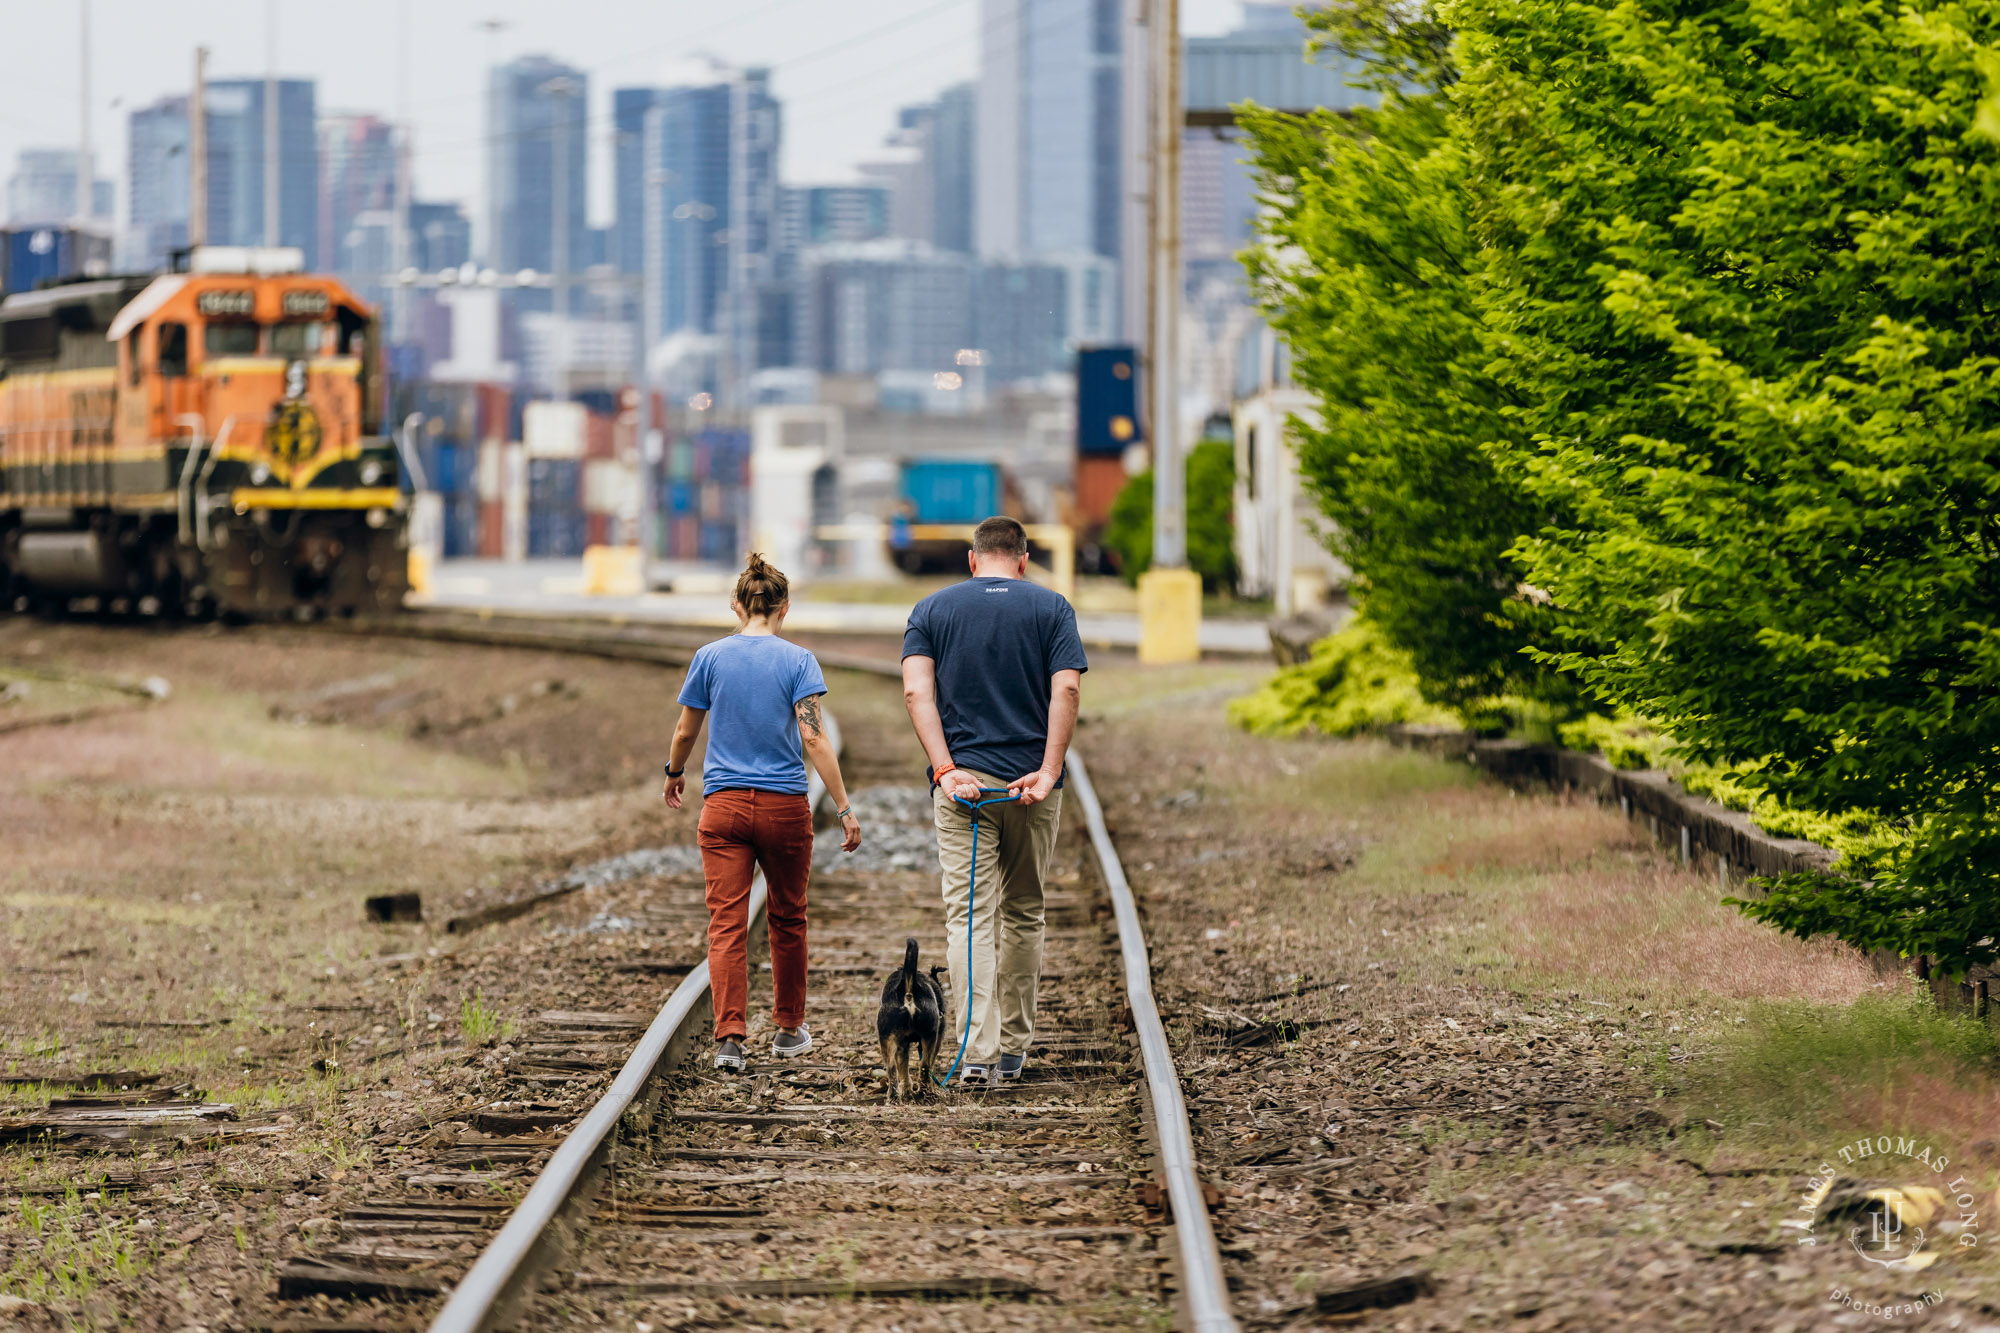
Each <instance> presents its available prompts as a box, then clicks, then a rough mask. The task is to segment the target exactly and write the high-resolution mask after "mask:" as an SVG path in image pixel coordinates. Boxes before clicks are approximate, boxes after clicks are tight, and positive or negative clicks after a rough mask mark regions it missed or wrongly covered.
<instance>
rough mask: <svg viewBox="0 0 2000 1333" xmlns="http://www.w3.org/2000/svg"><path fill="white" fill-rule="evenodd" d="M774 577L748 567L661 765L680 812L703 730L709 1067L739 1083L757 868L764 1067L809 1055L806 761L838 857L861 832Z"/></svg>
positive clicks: (816, 675) (810, 669)
mask: <svg viewBox="0 0 2000 1333" xmlns="http://www.w3.org/2000/svg"><path fill="white" fill-rule="evenodd" d="M790 595H791V594H790V588H789V586H788V585H787V583H786V581H785V576H784V575H783V574H780V573H779V572H778V571H777V570H775V569H773V568H771V567H770V566H769V565H767V564H765V563H764V557H763V556H761V555H756V554H752V555H751V557H750V561H749V565H748V566H747V567H746V568H745V569H744V571H743V573H742V574H741V575H739V576H738V577H737V580H736V596H735V598H734V599H733V600H731V602H730V604H729V609H730V610H732V611H734V612H735V613H736V633H734V634H732V635H730V636H729V637H728V638H726V639H717V640H716V641H715V642H714V643H711V644H707V645H705V646H703V647H702V649H701V650H700V651H699V652H697V653H696V654H695V655H694V661H693V662H692V663H691V664H690V665H689V666H688V674H687V683H686V684H684V685H683V686H681V694H680V705H681V718H680V722H679V723H678V724H677V725H676V726H675V727H674V748H673V751H672V753H671V754H670V755H669V757H668V762H667V788H666V797H667V805H668V806H669V807H670V808H672V809H675V810H678V809H680V808H681V796H682V793H683V792H684V791H685V790H686V788H687V777H686V773H687V762H688V757H689V756H690V755H692V754H693V753H694V742H695V738H696V737H697V736H699V735H701V727H702V723H703V722H704V721H705V720H709V719H711V718H712V719H713V725H711V726H710V727H709V729H708V752H707V754H705V755H704V756H703V757H702V764H701V788H702V791H701V797H702V800H701V824H700V829H699V833H698V840H699V841H700V844H701V866H702V874H703V876H704V878H706V879H707V881H708V985H709V994H710V995H711V996H712V997H713V998H714V1001H715V1041H716V1047H715V1067H716V1068H717V1069H738V1070H740V1069H742V1068H743V1067H744V1059H743V1038H744V1036H745V1035H746V1033H745V1028H744V1021H743V1019H744V1008H745V1005H746V1004H747V1003H748V997H749V990H750V950H749V944H750V938H749V937H750V881H751V879H752V872H753V870H754V869H755V868H756V867H757V866H760V865H761V866H762V867H763V868H764V881H765V883H766V885H767V886H768V887H769V892H770V899H769V905H768V906H767V907H766V909H765V914H766V917H767V919H768V921H769V926H770V935H771V977H772V984H773V989H774V991H775V1002H774V1003H773V1004H772V1006H771V1017H772V1019H773V1020H774V1021H775V1022H776V1023H777V1026H778V1033H777V1036H776V1038H775V1039H774V1040H773V1042H772V1043H771V1053H772V1054H773V1055H778V1056H795V1055H804V1054H805V1053H806V1052H807V1051H809V1050H811V1049H812V1033H811V1032H810V1031H808V1030H807V1028H806V1024H805V1016H806V879H807V876H808V875H809V874H810V872H811V870H812V853H813V827H812V809H811V807H810V806H809V805H807V804H806V760H807V759H808V758H810V759H811V760H812V765H813V767H814V768H815V769H816V770H818V772H819V776H820V780H821V781H823V782H824V783H826V794H827V795H828V796H829V797H830V798H831V799H832V800H833V804H834V808H835V809H836V810H838V811H839V812H840V828H841V833H842V834H843V837H842V838H841V843H840V845H841V848H842V849H843V850H845V851H850V852H851V851H853V850H854V849H855V848H856V847H859V846H860V845H861V825H860V824H859V823H858V822H857V821H856V820H855V818H854V811H853V810H852V809H851V808H850V807H849V806H848V803H847V786H846V784H845V783H843V782H842V781H841V780H840V756H839V755H837V754H835V753H834V752H833V741H832V739H831V738H830V737H828V736H827V734H826V728H825V724H824V719H823V717H822V715H821V712H820V701H821V700H822V699H823V698H825V696H826V681H825V679H824V678H823V677H821V675H820V671H819V663H818V662H817V661H815V660H814V658H813V655H812V654H811V653H809V652H807V651H806V650H805V649H803V648H801V647H799V646H798V645H797V644H795V643H790V642H788V641H786V640H784V639H781V638H779V637H778V631H779V630H780V629H782V628H783V627H784V624H785V612H786V611H787V610H789V609H790Z"/></svg>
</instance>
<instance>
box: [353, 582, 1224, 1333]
mask: <svg viewBox="0 0 2000 1333" xmlns="http://www.w3.org/2000/svg"><path fill="white" fill-rule="evenodd" d="M483 628H485V627H482V626H477V625H464V624H454V625H452V626H451V627H450V629H449V630H448V631H447V633H445V634H435V633H434V632H433V633H426V632H423V631H419V634H420V635H421V636H422V637H447V636H448V637H449V638H451V639H453V640H456V641H459V642H480V641H482V640H484V641H487V642H493V643H496V644H500V645H505V646H515V647H535V648H541V649H546V650H553V651H558V652H561V651H568V652H581V653H596V654H598V655H604V656H628V655H629V656H631V657H634V658H642V656H643V657H650V658H651V660H654V661H670V660H671V658H670V656H669V655H670V654H678V653H679V652H680V651H681V650H680V649H678V647H670V646H667V645H659V646H658V647H654V646H653V645H646V646H645V647H640V648H638V650H637V651H633V648H634V645H624V644H621V645H620V648H621V649H623V651H615V650H614V651H613V652H611V653H604V652H602V651H601V649H597V648H595V647H594V646H593V645H591V644H590V643H589V642H587V641H586V640H584V639H582V638H573V637H571V636H567V635H562V636H556V635H547V636H545V635H541V634H532V633H531V634H521V633H520V632H518V631H515V632H512V633H510V632H508V631H506V630H501V631H499V632H497V633H492V632H489V633H486V634H482V632H481V630H482V629H483ZM352 632H354V633H360V634H367V633H371V632H375V633H379V632H384V627H383V625H382V624H381V622H377V621H369V622H362V623H357V624H355V625H354V626H353V627H352ZM386 632H389V633H395V632H396V631H395V630H393V629H390V630H387V631H386ZM405 632H406V633H407V632H408V631H407V630H406V631H405ZM821 657H822V660H825V655H824V654H821ZM828 665H838V666H840V667H844V668H846V669H848V670H854V671H863V672H869V673H872V674H875V675H882V676H889V677H892V678H895V679H901V677H902V672H901V670H900V668H899V667H897V666H896V665H893V664H891V663H887V662H874V661H869V660H866V659H856V658H847V659H846V660H843V661H840V662H839V663H837V664H835V663H828ZM827 721H828V726H829V729H830V730H833V731H834V736H835V744H836V746H838V744H839V732H838V730H837V729H836V728H834V727H833V721H832V718H831V716H830V715H829V717H828V719H827ZM818 781H819V778H818V776H817V775H814V776H813V778H812V782H813V783H815V784H816V783H818ZM1069 785H1070V788H1071V789H1072V790H1073V791H1074V792H1075V793H1076V798H1077V800H1078V801H1079V802H1080V803H1081V804H1082V806H1083V816H1084V823H1085V824H1086V826H1087V827H1088V829H1089V832H1090V841H1091V845H1092V847H1093V848H1094V849H1095V851H1096V853H1097V860H1098V865H1099V868H1100V869H1101V870H1102V872H1103V875H1104V880H1105V886H1106V889H1107V891H1108V892H1109V894H1110V896H1111V906H1112V912H1113V915H1114V918H1115V920H1116V921H1117V925H1118V947H1119V953H1120V957H1121V962H1122V964H1123V969H1124V973H1125V998H1126V1002H1127V1004H1128V1005H1129V1006H1130V1008H1131V1010H1132V1021H1133V1024H1134V1026H1135V1027H1137V1029H1138V1034H1139V1048H1140V1055H1141V1059H1142V1061H1143V1063H1144V1065H1145V1069H1146V1092H1147V1094H1148V1100H1149V1102H1150V1104H1151V1108H1152V1120H1153V1132H1154V1140H1155V1142H1156V1143H1157V1145H1158V1147H1159V1153H1160V1168H1161V1174H1162V1175H1163V1176H1164V1177H1165V1181H1166V1189H1167V1199H1168V1203H1169V1205H1170V1207H1171V1209H1172V1212H1173V1225H1174V1237H1175V1243H1176V1249H1177V1250H1178V1252H1179V1259H1180V1274H1181V1297H1182V1301H1183V1303H1184V1305H1185V1310H1184V1314H1185V1316H1186V1319H1185V1323H1186V1326H1187V1327H1189V1328H1191V1329H1193V1330H1195V1333H1237V1327H1238V1326H1237V1323H1236V1316H1235V1314H1234V1313H1233V1312H1232V1311H1231V1309H1230V1304H1229V1285H1228V1283H1227V1281H1226V1280H1225V1279H1224V1277H1223V1273H1222V1252H1221V1249H1220V1247H1219V1246H1218V1245H1217V1243H1216V1239H1215V1229H1214V1228H1213V1227H1212V1226H1211V1225H1210V1224H1209V1220H1208V1204H1207V1200H1206V1199H1205V1198H1204V1197H1203V1193H1202V1187H1201V1179H1200V1177H1199V1175H1198V1174H1197V1172H1196V1169H1195V1154H1194V1133H1193V1130H1192V1128H1191V1127H1190V1126H1189V1123H1188V1113H1187V1099H1186V1097H1185V1096H1184V1095H1183V1093H1182V1091H1181V1084H1180V1075H1179V1073H1178V1071H1177V1070H1176V1069H1175V1067H1174V1059H1173V1050H1172V1048H1171V1047H1170V1046H1169V1045H1168V1043H1167V1032H1166V1027H1165V1025H1164V1024H1162V1023H1161V1021H1160V1012H1159V1007H1158V1005H1157V1003H1156V1002H1155V1000H1154V998H1153V971H1152V959H1151V956H1150V954H1149V953H1148V951H1147V948H1146V936H1145V929H1144V927H1143V926H1142V925H1141V923H1140V921H1139V909H1138V904H1137V903H1136V901H1135V900H1134V899H1133V896H1132V886H1131V884H1130V883H1129V882H1128V881H1127V880H1126V878H1125V868H1124V865H1123V864H1122V863H1121V862H1120V861H1119V859H1118V849H1117V847H1116V845H1115V844H1113V842H1112V841H1111V832H1110V829H1109V828H1108V827H1107V826H1106V825H1105V822H1104V808H1103V806H1102V805H1101V804H1100V803H1099V801H1098V798H1097V790H1096V788H1095V787H1094V786H1092V785H1091V781H1090V771H1089V769H1088V768H1087V767H1086V765H1085V764H1084V761H1083V756H1082V755H1081V754H1079V753H1077V752H1076V751H1074V750H1072V751H1071V752H1070V754H1069ZM812 799H813V801H814V803H815V805H817V803H818V800H819V797H818V796H817V795H815V796H814V797H813V798H812ZM764 895H765V888H764V881H763V877H762V876H761V875H759V876H758V878H757V880H756V882H755V885H754V887H753V889H752V898H751V909H752V918H751V919H752V922H753V926H752V929H753V931H754V929H755V922H757V921H758V920H760V919H761V917H762V914H763V910H764ZM707 990H708V964H707V962H706V961H703V962H702V963H700V964H699V965H698V966H697V967H696V968H695V970H694V971H693V972H691V973H689V974H688V976H687V978H686V980H684V981H683V982H682V983H681V984H680V986H679V987H677V988H676V989H675V991H674V993H673V995H672V997H670V998H669V999H668V1001H667V1006H666V1008H664V1009H662V1010H661V1011H660V1017H659V1018H657V1019H655V1020H654V1022H653V1025H652V1027H650V1028H648V1029H647V1031H646V1035H645V1036H644V1037H642V1038H641V1039H640V1042H639V1046H638V1048H637V1049H635V1050H634V1051H633V1053H632V1058H631V1059H630V1060H629V1061H627V1063H626V1067H625V1070H624V1072H622V1073H621V1074H620V1075H619V1077H618V1080H617V1082H615V1083H614V1084H613V1085H612V1090H611V1092H610V1093H607V1094H606V1096H605V1099H604V1101H602V1102H600V1103H599V1104H598V1106H597V1107H596V1108H595V1109H593V1110H592V1112H591V1114H590V1116H588V1117H586V1118H585V1120H584V1122H583V1124H581V1125H579V1126H578V1127H577V1129H576V1130H575V1131H573V1132H572V1134H571V1136H570V1138H569V1139H567V1140H565V1141H564V1143H563V1144H562V1146H561V1147H560V1148H559V1149H558V1150H557V1151H556V1153H555V1155H554V1156H553V1157H552V1158H551V1159H550V1161H549V1165H548V1166H547V1167H546V1168H544V1171H543V1174H542V1177H541V1179H539V1180H537V1181H536V1183H535V1186H534V1187H533V1188H532V1189H531V1190H530V1191H529V1192H528V1196H527V1197H526V1198H525V1199H523V1200H522V1201H521V1204H520V1206H519V1207H518V1208H516V1209H515V1211H514V1215H513V1216H512V1217H511V1218H509V1220H508V1222H507V1225H506V1226H505V1227H504V1228H502V1230H501V1232H500V1234H499V1235H498V1236H496V1237H495V1238H494V1239H493V1241H492V1242H491V1243H490V1244H489V1245H488V1246H487V1248H486V1250H485V1252H484V1253H482V1254H481V1255H480V1257H479V1260H478V1262H477V1263H475V1264H474V1265H473V1267H472V1269H471V1271H469V1272H468V1273H467V1274H466V1275H465V1277H464V1279H463V1280H461V1281H460V1283H459V1284H458V1286H457V1288H456V1289H454V1291H453V1292H452V1296H451V1299H450V1300H449V1301H448V1302H447V1303H446V1304H445V1307H444V1309H442V1310H441V1311H439V1313H438V1316H437V1318H436V1319H435V1320H434V1321H433V1322H432V1323H431V1326H430V1330H431V1333H487V1331H488V1330H493V1329H499V1328H503V1327H505V1326H506V1323H505V1320H506V1318H507V1317H508V1316H509V1315H510V1314H511V1313H512V1310H511V1308H510V1307H511V1305H512V1302H513V1301H514V1299H515V1297H516V1296H517V1295H518V1293H519V1292H520V1289H521V1287H522V1285H523V1284H524V1282H525V1280H526V1278H527V1277H528V1276H529V1275H531V1273H532V1271H533V1264H532V1257H533V1255H534V1254H535V1253H536V1252H537V1251H538V1250H541V1249H542V1246H541V1244H540V1242H541V1239H542V1237H543V1235H544V1234H545V1233H546V1231H547V1229H548V1228H549V1226H550V1224H551V1223H552V1222H553V1221H555V1219H556V1218H557V1217H558V1216H559V1215H560V1214H561V1212H562V1211H563V1207H564V1205H565V1204H566V1203H567V1202H569V1200H570V1199H571V1198H573V1197H575V1196H576V1194H577V1192H578V1187H579V1183H580V1182H582V1181H583V1179H584V1177H585V1175H586V1167H587V1166H589V1165H590V1164H591V1162H592V1161H593V1160H596V1159H597V1154H598V1153H599V1152H600V1151H601V1150H602V1146H603V1144H604V1142H605V1140H606V1139H607V1137H608V1135H609V1133H610V1131H611V1129H612V1128H613V1127H614V1126H615V1125H616V1124H617V1122H618V1119H619V1117H620V1116H622V1115H623V1114H624V1109H625V1108H626V1107H629V1106H630V1105H631V1103H632V1101H633V1100H634V1099H635V1098H636V1097H637V1096H638V1093H639V1091H640V1090H641V1089H643V1088H644V1086H645V1085H646V1083H647V1082H648V1081H649V1080H650V1079H651V1077H652V1074H653V1072H654V1070H655V1068H656V1067H657V1065H658V1062H659V1061H660V1060H661V1059H662V1058H663V1057H664V1056H665V1054H666V1052H667V1051H668V1049H669V1048H670V1046H671V1045H672V1042H673V1040H674V1038H675V1036H676V1035H678V1034H677V1031H675V1030H672V1029H675V1028H676V1027H677V1024H670V1023H668V1022H667V1019H668V1015H669V1013H670V1012H678V1013H679V1014H680V1018H679V1019H678V1024H691V1023H693V1022H697V1021H699V1001H700V1000H701V998H702V997H703V996H704V995H705V994H706V993H707ZM663 1028H664V1029H669V1030H668V1031H667V1032H666V1035H664V1036H659V1035H657V1034H659V1033H660V1032H661V1031H662V1029H663ZM649 1052H650V1055H649ZM642 1057H646V1058H647V1061H648V1062H647V1063H644V1064H643V1067H642ZM635 1069H639V1070H640V1072H637V1073H635ZM628 1084H629V1086H628ZM621 1091H622V1092H623V1093H624V1104H623V1106H621V1107H620V1109H619V1110H618V1111H617V1112H611V1113H607V1112H606V1107H607V1105H608V1104H609V1103H610V1102H612V1101H613V1100H614V1098H615V1097H616V1096H617V1095H618V1094H619V1093H620V1092H621ZM586 1131H594V1132H595V1135H596V1138H595V1142H594V1144H592V1146H590V1147H587V1148H586V1147H583V1146H582V1144H581V1141H582V1139H583V1136H584V1135H585V1133H586ZM559 1169H560V1170H561V1172H563V1173H564V1174H565V1175H566V1176H567V1183H565V1184H562V1185H554V1184H551V1181H552V1179H554V1178H556V1177H557V1173H558V1170H559Z"/></svg>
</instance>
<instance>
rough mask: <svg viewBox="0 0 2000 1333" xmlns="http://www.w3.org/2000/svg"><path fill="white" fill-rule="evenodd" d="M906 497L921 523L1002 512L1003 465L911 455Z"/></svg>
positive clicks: (970, 520)
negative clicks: (921, 457) (919, 457)
mask: <svg viewBox="0 0 2000 1333" xmlns="http://www.w3.org/2000/svg"><path fill="white" fill-rule="evenodd" d="M903 498H904V499H905V500H907V501H908V502H909V503H910V505H911V506H912V507H913V508H914V509H915V510H916V514H915V516H914V518H913V520H912V521H914V522H917V523H978V522H980V521H982V520H984V519H988V518H991V517H992V516H993V515H995V514H997V513H999V512H1000V468H999V466H998V465H997V464H993V463H961V462H956V461H949V460H945V459H911V460H910V461H909V462H906V463H904V464H903Z"/></svg>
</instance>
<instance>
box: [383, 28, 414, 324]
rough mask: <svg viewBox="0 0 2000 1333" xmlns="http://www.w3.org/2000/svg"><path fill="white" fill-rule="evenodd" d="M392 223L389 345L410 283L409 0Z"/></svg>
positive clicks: (402, 40) (404, 320)
mask: <svg viewBox="0 0 2000 1333" xmlns="http://www.w3.org/2000/svg"><path fill="white" fill-rule="evenodd" d="M396 26H397V29H398V31H397V33H396V121H397V125H396V134H395V147H396V226H395V231H394V233H393V234H392V235H391V237H390V250H391V259H392V261H393V262H392V263H391V265H390V267H391V268H392V269H393V270H394V271H395V273H396V275H397V281H396V283H395V285H393V286H392V287H390V289H389V342H390V344H391V345H392V346H395V345H400V344H402V343H407V342H408V341H409V340H410V285H409V284H408V283H406V282H404V281H402V274H403V271H404V270H405V269H407V268H409V267H410V258H411V245H410V153H411V151H412V144H411V139H412V137H413V136H414V135H415V133H416V126H415V125H413V124H412V123H411V121H410V44H411V43H410V0H402V3H401V4H400V5H398V6H397V10H396Z"/></svg>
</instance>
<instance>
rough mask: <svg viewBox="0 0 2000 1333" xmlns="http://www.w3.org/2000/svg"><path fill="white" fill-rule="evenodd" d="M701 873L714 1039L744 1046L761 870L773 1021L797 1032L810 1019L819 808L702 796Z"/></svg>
mask: <svg viewBox="0 0 2000 1333" xmlns="http://www.w3.org/2000/svg"><path fill="white" fill-rule="evenodd" d="M699 841H700V843H701V869H702V875H703V877H704V878H705V879H706V880H707V881H708V986H709V995H710V997H711V998H713V999H714V1001H715V1039H716V1040H717V1041H721V1040H723V1039H724V1038H725V1037H735V1038H736V1039H737V1040H739V1041H740V1040H742V1038H743V1037H744V1035H745V1030H744V1026H743V1010H744V1006H745V1005H746V1004H747V1003H748V1002H749V992H750V881H751V879H752V878H753V877H754V876H753V870H754V868H755V867H758V866H762V867H763V870H764V882H765V884H767V885H768V886H769V888H770V894H771V897H770V903H769V905H768V906H767V907H766V908H765V915H766V919H767V920H768V921H769V923H770V930H771V976H772V980H773V987H772V988H773V990H774V991H775V992H776V997H775V1001H774V1003H773V1004H772V1006H771V1017H772V1019H773V1021H775V1022H776V1023H777V1025H778V1026H779V1027H781V1028H795V1027H797V1026H798V1025H799V1024H800V1023H802V1022H804V1021H805V1017H806V879H807V877H808V876H809V875H810V874H811V872H812V850H813V828H812V809H811V807H809V806H808V805H807V804H806V798H805V797H803V796H791V795H786V794H785V793H783V792H771V791H756V790H754V789H751V788H747V787H731V788H728V789H727V790H724V791H712V792H705V793H703V796H702V805H701V825H700V833H699Z"/></svg>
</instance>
